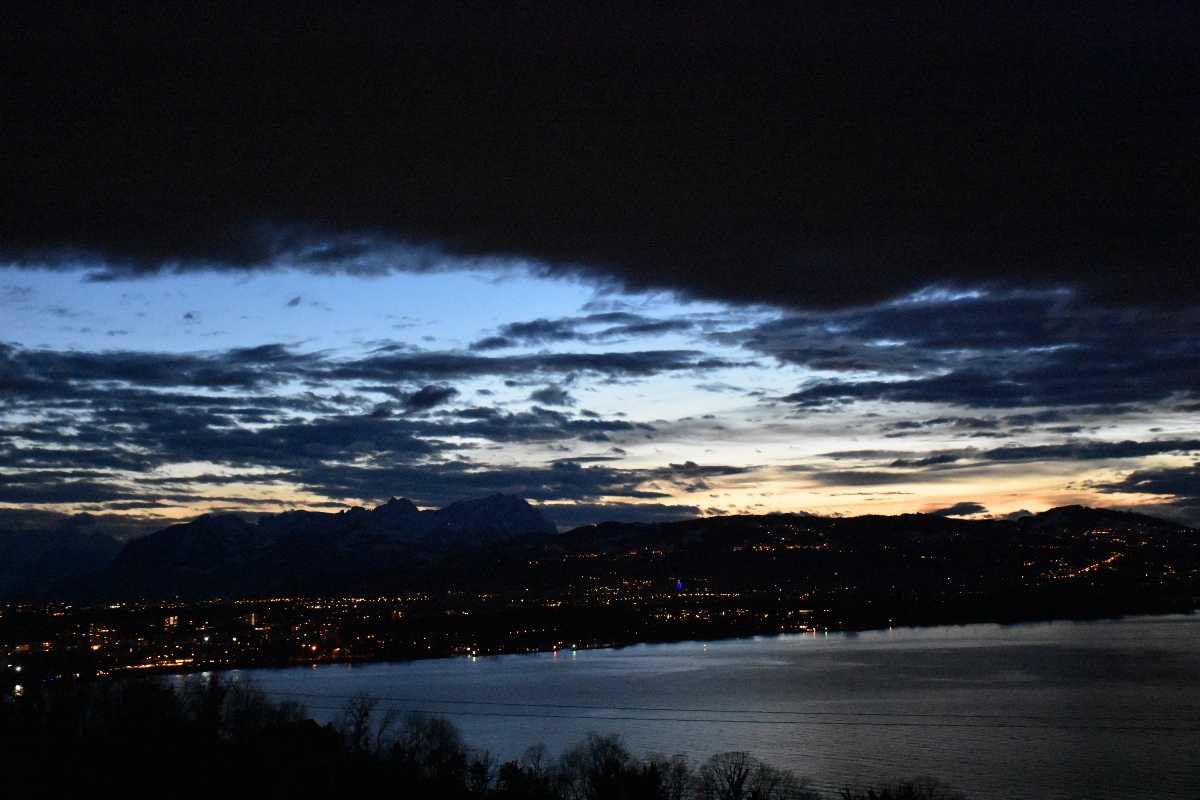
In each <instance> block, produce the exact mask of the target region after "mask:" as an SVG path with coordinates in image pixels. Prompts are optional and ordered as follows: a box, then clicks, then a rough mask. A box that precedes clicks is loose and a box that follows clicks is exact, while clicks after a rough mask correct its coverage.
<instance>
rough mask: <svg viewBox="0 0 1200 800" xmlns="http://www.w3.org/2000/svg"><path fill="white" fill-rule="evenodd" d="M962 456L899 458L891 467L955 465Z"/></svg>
mask: <svg viewBox="0 0 1200 800" xmlns="http://www.w3.org/2000/svg"><path fill="white" fill-rule="evenodd" d="M960 458H962V456H958V455H954V454H952V453H939V454H938V455H934V456H926V457H925V458H897V459H896V460H895V461H893V462H892V463H891V464H889V465H888V466H889V467H933V466H937V465H938V464H953V463H954V462H955V461H958V460H959V459H960Z"/></svg>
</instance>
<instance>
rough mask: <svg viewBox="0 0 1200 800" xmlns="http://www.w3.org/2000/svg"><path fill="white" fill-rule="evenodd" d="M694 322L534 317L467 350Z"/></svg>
mask: <svg viewBox="0 0 1200 800" xmlns="http://www.w3.org/2000/svg"><path fill="white" fill-rule="evenodd" d="M696 324H697V323H696V322H694V321H691V320H683V319H651V318H648V317H643V316H640V315H638V314H630V313H627V312H607V313H599V314H589V315H587V316H584V317H562V318H560V319H535V320H532V321H530V322H512V323H509V324H507V325H502V326H501V327H500V329H499V332H498V333H497V334H496V335H494V336H488V337H485V338H483V339H480V340H479V341H477V342H474V343H473V344H472V345H471V350H476V351H479V350H500V349H504V348H508V347H516V346H518V345H526V346H529V345H544V344H550V343H553V342H569V341H574V342H612V341H617V340H623V339H631V338H636V337H648V336H661V335H663V334H667V333H680V332H684V331H690V330H693V329H694V328H695V327H696Z"/></svg>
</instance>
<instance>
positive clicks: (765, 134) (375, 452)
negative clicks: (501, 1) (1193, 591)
mask: <svg viewBox="0 0 1200 800" xmlns="http://www.w3.org/2000/svg"><path fill="white" fill-rule="evenodd" d="M13 19H14V22H15V24H12V25H10V26H8V28H7V30H6V31H5V32H4V33H3V35H4V37H5V42H4V46H3V47H0V50H2V51H3V52H4V53H5V55H4V56H3V63H2V65H0V90H2V91H0V97H2V98H3V104H4V108H3V111H2V113H0V144H2V145H3V148H2V152H3V153H4V154H5V155H4V156H3V157H0V186H3V188H4V191H3V192H0V509H4V510H5V511H6V512H7V513H39V512H41V513H50V514H76V513H80V512H88V513H92V514H114V515H124V516H126V517H128V518H129V519H130V520H131V523H132V522H133V521H140V522H145V521H147V520H149V521H165V520H174V519H186V518H190V517H194V516H195V515H197V514H199V513H205V512H210V511H229V510H238V511H243V512H248V513H251V514H253V513H265V512H274V511H278V510H282V509H288V508H310V509H321V510H335V509H339V508H345V507H348V506H354V505H366V506H370V505H373V504H377V503H380V502H383V501H385V500H387V499H388V498H390V497H393V496H396V497H400V496H404V497H409V498H411V499H413V500H414V501H415V502H417V503H418V504H419V505H422V506H426V507H440V506H442V505H445V504H447V503H449V502H453V501H455V500H461V499H467V498H471V497H478V496H481V495H484V494H490V493H493V492H504V493H510V494H517V495H520V496H522V497H525V498H527V499H529V500H530V501H531V502H535V503H537V504H539V505H540V506H541V507H542V508H543V510H544V511H545V512H546V514H547V516H548V517H549V518H550V519H552V520H553V521H555V522H556V523H558V524H559V525H560V526H564V527H566V526H572V525H577V524H584V523H589V522H595V521H599V520H604V519H619V520H655V519H674V518H680V517H687V516H696V515H719V514H736V513H763V512H772V511H805V512H811V513H819V514H863V513H886V514H895V513H906V512H917V511H920V512H934V513H940V514H944V515H955V516H973V517H986V516H997V517H998V516H1005V515H1009V514H1016V513H1020V512H1028V511H1039V510H1042V509H1046V508H1050V507H1054V506H1059V505H1066V504H1071V503H1082V504H1086V505H1094V506H1107V507H1122V508H1126V507H1138V508H1141V509H1143V510H1146V511H1148V512H1151V513H1155V514H1160V515H1162V516H1166V517H1170V518H1173V519H1178V520H1181V521H1184V522H1190V523H1195V524H1200V464H1198V454H1200V430H1198V429H1197V428H1198V426H1197V424H1196V421H1197V412H1200V397H1198V396H1197V395H1198V393H1200V324H1198V323H1200V313H1198V311H1200V296H1198V294H1200V292H1198V288H1197V287H1198V286H1200V284H1198V282H1197V280H1196V278H1195V277H1194V276H1195V274H1196V273H1197V267H1198V266H1200V258H1198V256H1200V219H1198V216H1200V214H1198V212H1197V203H1196V199H1195V198H1196V192H1195V187H1196V186H1197V185H1200V181H1198V180H1197V179H1200V155H1198V154H1200V147H1197V146H1196V145H1197V139H1198V138H1200V137H1198V136H1197V134H1198V133H1200V97H1197V94H1198V93H1200V88H1198V87H1200V84H1198V83H1197V82H1196V81H1195V80H1194V75H1195V74H1196V68H1197V67H1200V52H1198V51H1200V12H1197V11H1196V10H1195V9H1193V8H1191V7H1189V6H1188V5H1186V4H1168V3H1161V4H1160V3H1142V4H1130V5H1120V6H1118V5H1107V4H1100V5H1097V6H1089V7H1088V8H1086V9H1082V8H1080V7H1079V6H1078V4H1054V3H1038V4H1028V5H1025V4H1014V3H997V4H989V3H981V4H972V5H971V7H970V8H961V9H947V8H944V7H943V8H935V7H934V6H932V5H930V6H925V5H923V4H920V3H917V4H912V5H910V6H907V7H906V8H905V9H895V8H886V9H885V8H881V7H872V6H870V5H858V4H856V5H855V6H854V7H852V8H848V7H846V4H828V5H825V4H804V5H796V4H791V3H789V4H780V5H771V4H762V5H759V6H754V7H751V8H746V9H741V8H733V7H725V6H720V5H712V6H703V5H696V6H687V7H676V6H669V5H661V6H646V5H638V6H633V7H629V8H626V9H620V10H618V9H617V7H615V6H614V7H613V8H610V9H591V10H587V11H581V10H579V9H574V10H571V11H570V13H568V11H567V10H566V9H565V8H563V7H559V6H555V5H548V6H544V7H538V6H535V5H530V6H521V7H505V6H501V5H495V6H488V7H486V8H483V7H480V6H477V5H469V4H468V5H458V4H454V3H440V4H431V5H423V4H419V3H416V4H406V5H405V6H404V7H403V8H400V7H393V6H392V5H378V6H374V5H370V4H362V5H360V6H354V7H353V8H349V9H343V10H333V9H331V8H330V7H328V6H323V5H316V4H313V5H307V4H299V5H289V6H288V7H287V8H284V7H282V6H281V7H274V6H271V5H268V4H263V5H250V4H247V5H246V6H244V7H240V8H238V9H229V10H224V11H221V12H215V11H213V10H212V9H208V8H205V7H196V8H192V9H187V10H179V9H173V8H171V9H168V8H163V9H157V10H153V9H152V10H149V11H148V10H146V9H144V8H136V7H133V6H130V7H124V6H121V5H118V4H103V5H87V4H81V5H75V6H70V7H66V6H62V7H53V8H49V7H46V6H45V5H44V4H32V5H29V6H19V7H18V10H17V11H16V12H15V15H14V18H13Z"/></svg>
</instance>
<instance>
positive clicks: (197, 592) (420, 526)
mask: <svg viewBox="0 0 1200 800" xmlns="http://www.w3.org/2000/svg"><path fill="white" fill-rule="evenodd" d="M554 533H555V527H554V525H552V524H551V523H550V522H549V521H548V520H547V519H546V518H545V517H544V516H542V514H541V512H540V511H538V510H537V509H536V508H534V507H533V506H531V505H529V503H527V502H526V501H525V500H523V499H521V498H518V497H508V496H505V495H499V494H497V495H492V496H491V497H485V498H481V499H478V500H465V501H461V502H457V503H452V504H450V505H448V506H446V507H445V508H442V509H439V510H437V511H421V510H420V509H418V508H417V507H416V505H414V504H413V503H412V501H410V500H407V499H404V498H399V499H397V498H393V499H391V500H389V501H388V502H387V503H385V504H383V505H381V506H379V507H377V508H375V509H372V510H367V509H363V508H353V509H349V510H347V511H341V512H338V513H321V512H315V511H287V512H284V513H281V514H274V515H269V516H265V517H263V518H261V519H260V520H259V521H258V522H257V523H251V522H247V521H245V520H244V519H242V518H241V517H239V516H236V515H233V514H222V515H211V514H206V515H204V516H202V517H199V518H198V519H195V520H193V521H192V522H188V523H185V524H182V525H172V526H171V527H169V528H167V529H165V530H162V531H159V532H158V533H153V534H150V535H149V536H146V537H143V538H141V539H137V540H135V541H132V542H130V543H129V544H127V545H126V546H125V547H124V548H123V549H122V550H121V552H120V553H118V554H117V557H116V559H115V560H114V561H113V563H112V565H111V566H110V567H109V568H108V569H107V570H106V571H105V572H104V573H103V575H102V576H101V577H100V579H99V581H98V585H97V587H96V590H97V591H98V593H99V594H100V595H102V596H104V597H113V598H147V599H162V598H167V597H174V596H178V597H180V598H182V599H204V598H211V597H255V596H264V595H267V594H270V593H273V592H278V591H285V590H288V589H290V588H293V587H296V586H300V585H304V584H312V583H314V582H319V583H321V584H324V585H334V584H337V583H339V582H341V581H344V580H346V579H348V578H351V577H352V576H355V575H360V574H363V573H375V572H386V571H394V570H404V569H411V568H413V567H414V566H416V565H419V564H421V563H422V562H428V561H431V560H434V559H437V558H439V557H441V556H444V555H446V554H447V553H449V552H456V551H461V550H464V549H470V548H476V547H482V546H485V545H488V544H493V543H495V542H499V541H503V540H505V539H512V538H520V537H526V538H528V537H537V536H549V535H553V534H554Z"/></svg>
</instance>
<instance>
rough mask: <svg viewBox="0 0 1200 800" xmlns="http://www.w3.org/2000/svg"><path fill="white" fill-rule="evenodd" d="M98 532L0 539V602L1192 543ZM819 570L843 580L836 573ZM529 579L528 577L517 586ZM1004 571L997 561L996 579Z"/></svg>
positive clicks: (501, 528) (808, 534) (1088, 524)
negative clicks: (750, 559) (589, 568)
mask: <svg viewBox="0 0 1200 800" xmlns="http://www.w3.org/2000/svg"><path fill="white" fill-rule="evenodd" d="M0 522H3V520H0ZM95 522H96V521H95V519H93V518H86V519H84V518H70V519H69V520H68V522H67V523H62V524H59V525H58V527H57V528H56V529H54V530H53V531H40V532H31V531H24V532H16V533H14V532H12V531H9V532H7V533H5V532H4V531H3V530H2V529H0V601H8V602H13V601H17V600H70V601H77V602H86V601H98V600H105V601H107V600H129V599H150V600H159V599H169V598H175V597H178V598H180V599H183V600H202V599H209V598H219V597H223V598H240V597H260V598H261V597H275V596H288V595H291V596H297V595H309V596H311V595H313V594H341V595H350V594H356V593H363V594H364V595H366V596H372V595H371V593H380V592H383V593H395V592H403V591H406V590H408V589H411V588H413V587H416V586H425V585H431V584H430V582H431V581H433V582H434V583H436V584H437V585H438V586H445V587H446V588H449V589H451V590H453V589H455V587H458V585H459V584H460V583H461V584H463V585H467V584H472V585H475V586H485V585H486V586H491V587H493V588H495V589H504V588H505V587H506V584H511V583H513V582H516V583H521V582H523V581H525V582H529V583H545V582H546V581H549V582H550V583H559V582H566V583H574V582H575V581H576V579H577V578H580V577H581V575H574V576H568V575H566V574H565V573H564V575H562V576H556V577H551V576H552V573H553V574H554V575H556V573H555V572H554V570H551V571H549V572H548V571H547V570H548V566H547V565H548V564H550V563H551V562H554V561H556V560H558V559H561V560H562V563H563V564H568V563H580V564H582V563H585V562H582V561H579V559H581V558H582V559H586V558H588V557H593V556H594V557H596V558H598V561H593V562H587V563H594V564H596V566H597V567H599V566H600V565H602V564H607V565H608V566H606V567H604V568H605V569H606V570H608V572H613V570H615V572H613V574H614V575H615V574H617V573H623V572H625V571H628V570H631V569H634V564H635V563H640V561H639V559H638V558H631V556H635V555H636V554H638V553H644V554H655V553H656V554H657V555H656V556H653V557H650V556H647V558H650V559H651V561H655V562H656V563H659V564H660V565H661V567H662V568H666V565H668V564H669V565H670V570H668V571H673V573H688V574H694V575H701V574H712V575H718V574H722V573H723V572H725V571H728V570H730V569H733V568H734V566H735V565H736V564H739V563H740V562H741V560H742V559H741V558H740V554H741V553H742V552H743V551H745V552H767V551H771V552H774V551H775V550H779V553H780V556H779V557H776V556H772V558H771V564H765V563H759V562H758V561H756V562H755V566H754V567H753V570H754V571H761V570H763V569H767V570H768V571H772V570H774V569H776V567H774V566H771V565H775V564H777V565H778V568H779V569H784V564H785V563H789V564H790V563H791V562H790V561H786V562H785V561H780V560H779V558H780V557H782V553H783V552H792V553H795V554H796V555H799V554H800V553H801V552H813V556H812V557H806V558H805V560H804V561H803V562H797V564H795V565H793V566H788V567H786V572H788V573H789V574H792V575H795V574H797V573H796V572H795V570H796V569H800V570H801V571H807V570H808V569H809V568H812V569H818V572H819V571H821V570H820V569H819V568H818V567H817V566H816V565H817V564H818V563H819V558H821V557H824V556H821V555H820V554H821V553H822V552H827V551H828V550H829V548H830V547H831V546H834V547H835V548H836V549H837V551H838V552H840V553H842V555H841V556H839V558H840V559H845V558H853V559H854V560H855V561H858V560H860V558H865V559H866V561H867V562H870V563H873V564H875V566H876V567H882V565H883V563H884V561H886V560H887V559H888V558H891V557H894V555H895V554H896V553H899V552H902V551H903V552H907V551H909V550H912V548H914V547H916V548H918V549H920V550H921V552H922V553H925V552H928V555H929V556H930V557H935V558H938V559H942V558H943V556H944V555H947V554H949V553H951V552H959V551H963V552H967V551H969V552H970V553H971V554H972V555H971V560H975V559H976V557H977V556H978V557H981V558H984V559H985V561H986V559H988V558H992V559H999V560H1000V561H1005V562H1007V561H1009V560H1013V559H1016V560H1015V561H1014V563H1018V562H1020V563H1023V562H1022V559H1024V560H1026V561H1027V560H1028V558H1027V556H1024V555H1020V552H1027V551H1028V552H1033V551H1036V552H1038V553H1041V552H1042V551H1043V550H1045V552H1046V553H1047V555H1050V554H1052V553H1053V552H1054V551H1055V548H1057V547H1059V546H1060V545H1059V544H1055V542H1059V541H1060V540H1061V541H1064V542H1069V541H1071V540H1073V539H1080V541H1083V540H1086V539H1087V538H1088V537H1092V538H1093V539H1094V538H1095V532H1096V531H1105V532H1108V533H1109V534H1110V535H1111V534H1112V532H1117V534H1118V535H1123V536H1124V538H1125V540H1126V541H1132V538H1133V537H1131V536H1130V535H1129V534H1136V535H1138V536H1143V538H1144V537H1145V536H1146V535H1149V536H1150V537H1151V538H1152V539H1154V540H1155V541H1158V540H1159V539H1162V540H1163V541H1168V540H1170V541H1175V540H1178V541H1181V542H1185V543H1188V545H1189V547H1188V550H1187V552H1189V553H1190V552H1191V549H1192V548H1191V544H1192V543H1194V542H1195V537H1194V536H1193V535H1192V534H1194V532H1193V531H1191V530H1190V529H1187V528H1184V527H1182V526H1180V525H1177V524H1175V523H1172V522H1166V521H1163V520H1159V519H1156V518H1153V517H1148V516H1145V515H1141V514H1134V513H1129V512H1118V511H1109V510H1105V509H1090V508H1085V507H1081V506H1069V507H1063V508H1056V509H1051V510H1049V511H1045V512H1042V513H1040V514H1032V515H1029V516H1026V517H1022V518H1019V519H1015V520H964V519H948V518H945V517H940V516H936V515H929V514H905V515H900V516H895V517H887V516H864V517H855V518H827V517H816V516H811V515H805V514H772V515H762V516H747V517H714V518H705V519H695V520H683V521H680V522H674V523H603V524H600V525H590V526H585V527H582V528H576V529H574V530H572V531H568V532H566V533H562V534H558V533H556V529H555V527H554V525H553V524H552V523H551V522H549V521H548V520H547V519H546V518H545V517H544V516H543V515H542V513H541V512H540V511H539V510H538V509H537V508H535V507H534V506H531V505H530V504H529V503H527V502H526V501H525V500H523V499H521V498H518V497H510V496H505V495H493V496H490V497H485V498H480V499H476V500H468V501H462V502H457V503H453V504H451V505H448V506H446V507H445V508H442V509H439V510H421V509H419V508H417V506H416V505H415V504H413V503H412V502H411V501H409V500H406V499H402V498H401V499H395V498H393V499H392V500H389V501H388V502H387V503H385V504H383V505H381V506H378V507H377V508H374V509H370V510H368V509H364V508H352V509H348V510H345V511H340V512H336V513H329V512H314V511H287V512H283V513H280V514H272V515H264V516H262V517H261V518H259V519H258V520H257V521H256V522H250V521H247V520H246V519H244V518H243V517H241V516H238V515H235V514H212V515H204V516H201V517H199V518H197V519H195V520H193V521H191V522H187V523H184V524H178V525H172V526H170V527H168V528H166V529H164V530H159V531H157V532H154V533H150V534H148V535H144V536H141V537H139V538H133V539H132V540H130V541H127V542H125V543H122V542H120V541H118V540H117V539H116V538H114V537H113V536H112V535H111V532H108V531H106V530H105V529H102V528H99V527H98V526H97V525H96V524H95ZM780 531H784V532H786V537H790V538H787V541H786V542H783V540H780V541H776V539H778V538H779V535H780V534H779V532H780ZM1122 532H1123V533H1122ZM1081 537H1082V538H1081ZM1163 537H1166V538H1163ZM809 539H811V540H812V541H809ZM781 542H783V543H782V544H781ZM1043 545H1044V547H1043ZM1072 546H1074V545H1072ZM1106 546H1107V545H1106ZM780 548H783V549H780ZM864 548H865V549H864ZM939 548H940V549H939ZM964 548H966V550H964ZM1031 548H1032V550H1031ZM1047 548H1048V549H1047ZM708 550H713V553H712V554H709V553H708ZM914 552H915V551H914ZM855 553H859V554H860V555H854V554H855ZM939 553H940V554H939ZM710 556H711V558H710ZM789 558H790V557H789ZM1038 558H1039V559H1040V556H1038ZM548 559H549V560H548ZM614 559H619V560H620V564H618V563H616V561H614ZM814 559H818V560H814ZM710 561H711V563H709V562H710ZM647 563H649V562H647ZM839 563H841V562H839ZM864 563H866V562H864ZM531 565H532V566H531ZM829 566H830V568H831V569H838V568H839V567H837V566H835V565H833V563H832V562H831V563H830V565H829ZM531 568H532V569H535V570H536V574H534V573H531V574H529V575H525V574H524V572H525V571H527V570H528V569H531ZM842 568H844V565H843V567H842ZM1000 568H1001V565H1000V563H999V561H994V569H1000ZM555 569H558V568H555ZM637 569H640V567H638V568H637ZM655 569H656V570H657V569H659V568H655ZM904 569H906V570H911V569H913V567H912V566H905V567H904ZM979 571H980V572H981V573H983V572H987V571H988V567H987V564H986V563H983V562H980V564H979ZM606 574H607V573H606ZM764 574H765V573H764ZM781 576H783V574H782V573H781ZM600 577H601V576H592V577H589V578H587V580H593V581H594V580H597V579H599V578H600ZM783 577H786V576H783ZM817 577H818V576H817V575H816V574H814V575H813V578H814V579H816V578H817ZM740 581H741V579H739V582H740ZM564 585H565V584H564ZM458 588H461V587H458ZM508 588H511V587H508Z"/></svg>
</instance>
